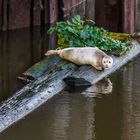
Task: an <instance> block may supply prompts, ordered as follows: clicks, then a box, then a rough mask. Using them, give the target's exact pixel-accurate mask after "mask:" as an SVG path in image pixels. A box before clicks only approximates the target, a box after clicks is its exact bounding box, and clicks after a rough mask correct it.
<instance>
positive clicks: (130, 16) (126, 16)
mask: <svg viewBox="0 0 140 140" xmlns="http://www.w3.org/2000/svg"><path fill="white" fill-rule="evenodd" d="M121 7H122V9H121V14H122V16H121V20H122V31H123V32H126V33H133V32H135V29H136V0H131V1H128V0H121Z"/></svg>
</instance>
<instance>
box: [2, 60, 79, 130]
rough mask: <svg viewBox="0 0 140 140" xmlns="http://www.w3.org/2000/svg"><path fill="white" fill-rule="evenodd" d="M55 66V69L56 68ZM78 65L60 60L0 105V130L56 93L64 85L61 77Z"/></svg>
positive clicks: (67, 74)
mask: <svg viewBox="0 0 140 140" xmlns="http://www.w3.org/2000/svg"><path fill="white" fill-rule="evenodd" d="M56 67H57V70H56ZM77 68H78V67H77V66H76V65H74V64H72V63H68V62H66V61H64V60H62V61H61V62H60V63H57V66H55V68H54V67H52V68H50V69H49V70H48V71H47V72H45V73H44V74H43V75H42V76H41V77H39V78H38V79H36V80H35V81H33V82H31V83H29V84H28V85H26V86H25V87H24V88H23V89H21V90H20V91H18V92H17V93H16V94H15V95H14V96H12V97H11V98H9V99H8V100H6V101H5V102H3V103H2V104H1V105H0V112H1V113H0V122H1V123H0V132H2V131H4V130H5V129H6V128H7V127H9V126H10V125H12V124H13V123H15V122H16V121H18V120H19V119H21V118H23V117H24V116H26V115H27V114H29V113H30V112H32V111H33V110H34V109H35V108H37V107H39V106H40V105H41V104H43V103H44V102H46V101H47V100H49V99H50V98H51V97H53V96H54V95H55V94H58V93H59V92H60V91H62V90H63V89H64V87H65V86H66V85H65V83H64V82H63V79H64V78H65V77H67V76H69V75H70V74H71V73H72V72H74V71H75V70H76V69H77Z"/></svg>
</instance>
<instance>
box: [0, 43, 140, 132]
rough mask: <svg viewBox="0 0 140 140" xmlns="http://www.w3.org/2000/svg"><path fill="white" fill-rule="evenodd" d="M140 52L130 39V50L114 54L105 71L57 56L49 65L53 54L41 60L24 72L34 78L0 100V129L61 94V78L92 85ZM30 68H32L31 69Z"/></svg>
mask: <svg viewBox="0 0 140 140" xmlns="http://www.w3.org/2000/svg"><path fill="white" fill-rule="evenodd" d="M139 53H140V45H139V44H138V43H137V42H133V43H132V49H131V50H130V51H129V52H127V53H126V54H125V55H123V56H121V57H113V59H114V65H113V67H112V68H110V69H107V70H104V71H97V70H95V69H94V68H93V67H91V66H86V65H85V66H81V67H79V66H77V65H75V64H72V63H69V62H67V61H64V60H62V59H60V58H59V61H57V60H55V61H54V62H53V63H51V64H50V66H49V63H50V62H51V60H52V59H54V57H52V58H50V61H48V60H47V59H45V60H43V61H41V63H42V65H40V66H39V67H36V66H37V65H35V66H33V67H32V68H31V69H29V70H28V71H26V75H27V76H28V74H29V75H30V76H31V77H33V80H32V81H31V82H30V83H28V84H27V85H26V86H25V87H23V88H22V89H21V90H19V91H18V92H17V93H15V95H13V96H12V97H11V98H9V99H7V100H6V101H4V102H3V103H1V105H0V122H1V123H0V132H2V131H3V130H5V129H6V128H7V127H9V126H10V125H12V124H13V123H15V122H16V121H18V120H19V119H21V118H23V117H24V116H26V115H27V114H29V113H30V112H32V111H33V110H34V109H36V108H37V107H39V106H40V105H41V104H43V103H44V102H46V101H47V100H48V99H50V98H51V97H53V96H54V95H56V94H58V93H60V91H62V90H63V89H64V88H65V87H66V84H65V83H64V81H63V79H64V78H66V77H67V78H68V77H69V76H71V77H75V78H83V79H84V81H88V82H89V83H90V84H95V83H97V82H98V81H100V80H101V79H102V78H104V77H106V76H108V75H109V74H111V73H112V72H114V71H116V70H117V69H119V68H120V67H121V66H123V65H124V64H126V63H127V62H128V61H129V60H131V59H132V58H134V57H135V56H136V55H138V54H139ZM56 61H57V62H56ZM55 62H56V63H55ZM38 65H39V63H38ZM35 67H36V68H35ZM33 69H34V71H32V70H33ZM40 71H42V72H40ZM27 73H28V74H27ZM35 73H37V74H35ZM36 75H37V76H36Z"/></svg>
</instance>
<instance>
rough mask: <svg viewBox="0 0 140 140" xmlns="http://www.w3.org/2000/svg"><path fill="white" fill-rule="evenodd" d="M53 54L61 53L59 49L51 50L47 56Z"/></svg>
mask: <svg viewBox="0 0 140 140" xmlns="http://www.w3.org/2000/svg"><path fill="white" fill-rule="evenodd" d="M51 55H59V50H49V51H47V52H46V53H45V56H51Z"/></svg>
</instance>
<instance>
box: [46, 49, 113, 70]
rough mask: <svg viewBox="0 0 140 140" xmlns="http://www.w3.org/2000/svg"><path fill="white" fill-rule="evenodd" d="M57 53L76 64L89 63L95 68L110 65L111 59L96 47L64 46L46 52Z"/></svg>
mask: <svg viewBox="0 0 140 140" xmlns="http://www.w3.org/2000/svg"><path fill="white" fill-rule="evenodd" d="M45 55H46V56H50V55H59V56H60V57H61V58H63V59H66V60H68V61H71V62H73V63H75V64H78V65H83V64H90V65H92V66H93V67H95V68H96V69H97V70H102V69H105V68H110V67H112V64H113V59H112V58H111V57H110V56H108V55H107V54H106V53H104V52H103V51H101V50H99V49H98V48H97V47H95V48H92V47H84V48H66V49H62V50H50V51H48V52H47V53H46V54H45Z"/></svg>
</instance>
